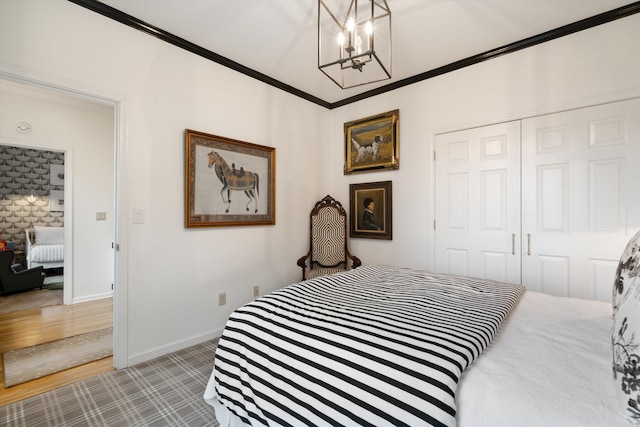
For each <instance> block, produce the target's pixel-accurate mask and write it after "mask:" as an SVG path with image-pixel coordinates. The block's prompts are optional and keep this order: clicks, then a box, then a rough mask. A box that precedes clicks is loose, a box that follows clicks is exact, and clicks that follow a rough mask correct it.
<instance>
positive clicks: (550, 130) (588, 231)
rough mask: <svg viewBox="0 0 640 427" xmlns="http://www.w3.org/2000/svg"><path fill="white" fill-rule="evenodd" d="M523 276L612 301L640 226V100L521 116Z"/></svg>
mask: <svg viewBox="0 0 640 427" xmlns="http://www.w3.org/2000/svg"><path fill="white" fill-rule="evenodd" d="M522 142H523V145H522V194H523V198H522V233H523V234H522V251H523V258H522V284H524V285H525V286H526V287H527V289H530V290H536V291H540V292H545V293H549V294H553V295H561V296H571V297H578V298H586V299H598V300H603V301H609V300H610V299H611V292H612V291H611V288H612V282H613V278H614V274H615V270H616V267H617V263H618V259H619V258H620V255H621V254H622V250H623V249H624V247H625V245H626V243H627V241H628V239H629V237H630V235H632V234H633V232H635V231H637V229H638V228H639V227H640V188H639V187H638V183H640V167H639V166H638V165H640V101H639V100H637V99H636V100H632V101H624V102H618V103H612V104H605V105H599V106H596V107H589V108H583V109H578V110H572V111H568V112H562V113H557V114H551V115H545V116H539V117H535V118H531V119H526V120H523V121H522Z"/></svg>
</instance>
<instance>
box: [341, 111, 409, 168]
mask: <svg viewBox="0 0 640 427" xmlns="http://www.w3.org/2000/svg"><path fill="white" fill-rule="evenodd" d="M399 128H400V110H394V111H389V112H387V113H383V114H378V115H375V116H370V117H366V118H364V119H360V120H354V121H351V122H347V123H345V124H344V174H345V175H349V174H351V173H354V172H371V171H377V170H385V169H398V168H399V167H400V153H399V145H400V140H399V132H398V130H399Z"/></svg>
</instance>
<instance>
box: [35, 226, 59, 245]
mask: <svg viewBox="0 0 640 427" xmlns="http://www.w3.org/2000/svg"><path fill="white" fill-rule="evenodd" d="M34 229H35V232H36V244H37V245H62V244H64V227H34Z"/></svg>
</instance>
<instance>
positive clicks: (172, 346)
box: [127, 328, 223, 366]
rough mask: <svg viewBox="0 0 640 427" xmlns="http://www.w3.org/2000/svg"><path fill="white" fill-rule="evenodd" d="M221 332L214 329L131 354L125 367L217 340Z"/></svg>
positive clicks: (220, 329)
mask: <svg viewBox="0 0 640 427" xmlns="http://www.w3.org/2000/svg"><path fill="white" fill-rule="evenodd" d="M222 330H223V328H218V329H214V330H211V331H209V332H205V333H203V334H200V335H195V336H192V337H189V338H185V339H183V340H179V341H174V342H171V343H167V344H165V345H161V346H158V347H155V348H152V349H151V350H147V351H143V352H140V353H138V354H133V355H131V356H129V357H128V358H127V366H133V365H136V364H138V363H142V362H146V361H147V360H151V359H155V358H156V357H160V356H164V355H165V354H167V353H172V352H174V351H178V350H182V349H183V348H187V347H191V346H192V345H196V344H200V343H202V342H205V341H209V340H212V339H214V338H218V337H220V336H221V335H222ZM211 360H213V354H212V355H211Z"/></svg>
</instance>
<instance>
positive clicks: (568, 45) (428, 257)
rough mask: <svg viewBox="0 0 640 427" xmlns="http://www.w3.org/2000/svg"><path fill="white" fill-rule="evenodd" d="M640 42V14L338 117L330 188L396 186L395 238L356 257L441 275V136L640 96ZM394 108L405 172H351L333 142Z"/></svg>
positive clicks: (638, 222) (355, 243)
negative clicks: (436, 225) (436, 198)
mask: <svg viewBox="0 0 640 427" xmlns="http://www.w3.org/2000/svg"><path fill="white" fill-rule="evenodd" d="M638 40H640V15H633V16H631V17H627V18H623V19H620V20H617V21H614V22H611V23H608V24H605V25H601V26H598V27H594V28H592V29H589V30H587V31H583V32H580V33H576V34H573V35H571V36H566V37H563V38H560V39H556V40H553V41H550V42H547V43H544V44H541V45H537V46H535V47H531V48H529V49H525V50H521V51H518V52H516V53H512V54H509V55H506V56H502V57H500V58H497V59H493V60H490V61H486V62H484V63H481V64H478V65H475V66H472V67H468V68H464V69H461V70H458V71H455V72H452V73H449V74H446V75H443V76H440V77H436V78H432V79H429V80H426V81H424V82H421V83H418V84H414V85H411V86H408V87H405V88H403V89H399V90H395V91H393V92H391V93H387V94H382V95H378V96H376V97H374V98H370V99H368V100H365V101H362V102H359V103H357V104H352V105H347V106H345V107H341V108H339V109H336V110H333V111H332V112H331V121H330V124H329V127H328V132H327V140H326V141H325V142H324V143H325V144H327V146H329V147H331V149H330V151H328V152H327V153H326V155H327V156H328V162H329V164H328V169H327V171H326V173H325V175H326V176H327V177H328V178H329V180H328V182H327V183H326V188H327V191H328V192H330V193H331V194H333V195H334V196H335V197H337V198H339V199H340V200H344V201H348V198H349V184H351V183H361V182H377V181H386V180H391V181H392V182H393V240H392V241H382V240H373V239H361V238H359V239H351V241H350V250H351V252H352V253H354V254H356V255H358V256H359V257H360V258H361V259H362V261H363V263H365V264H372V263H389V264H400V265H406V266H411V267H421V268H427V269H431V268H433V261H434V256H433V240H434V239H433V236H434V231H433V220H434V207H433V185H434V184H433V170H434V168H433V161H432V158H433V154H432V153H433V142H434V137H435V135H436V134H437V133H442V132H446V131H453V130H458V129H465V128H469V127H475V126H479V125H485V124H491V123H498V122H503V121H508V120H513V119H520V118H525V117H530V116H534V115H540V114H544V113H549V112H555V111H562V110H566V109H572V108H577V107H583V106H588V105H593V104H597V103H602V102H609V101H614V100H621V99H626V98H630V97H637V96H640V49H639V48H638ZM425 49H428V48H425ZM425 54H428V52H425ZM394 109H399V110H400V169H399V170H396V171H384V172H372V173H365V174H358V175H348V176H345V175H343V174H342V167H343V163H344V147H343V146H342V145H339V144H335V143H333V144H331V143H330V141H337V140H341V139H342V133H343V132H342V126H343V123H345V122H348V121H351V120H354V119H358V118H362V117H367V116H369V115H373V114H378V113H382V112H385V111H390V110H394ZM630 221H631V222H633V223H634V224H635V225H634V226H633V227H635V228H636V229H637V228H638V227H640V218H634V219H630ZM633 227H632V228H633Z"/></svg>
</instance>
